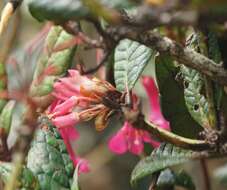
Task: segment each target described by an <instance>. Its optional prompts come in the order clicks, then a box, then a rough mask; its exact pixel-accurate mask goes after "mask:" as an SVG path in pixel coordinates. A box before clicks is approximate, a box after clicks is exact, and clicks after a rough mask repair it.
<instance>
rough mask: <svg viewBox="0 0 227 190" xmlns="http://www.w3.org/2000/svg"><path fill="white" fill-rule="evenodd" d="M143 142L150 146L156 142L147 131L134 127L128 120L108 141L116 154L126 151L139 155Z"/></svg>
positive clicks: (155, 144)
mask: <svg viewBox="0 0 227 190" xmlns="http://www.w3.org/2000/svg"><path fill="white" fill-rule="evenodd" d="M144 142H146V143H149V144H151V145H152V146H154V147H156V146H158V143H157V142H156V141H154V140H152V139H151V137H150V135H149V133H148V132H147V131H145V130H142V129H136V128H134V127H133V126H132V125H131V124H130V123H129V122H127V121H126V122H125V123H124V125H123V127H122V128H121V129H120V130H119V131H118V132H117V134H116V135H114V136H113V137H112V138H111V139H110V141H109V144H108V145H109V149H110V150H111V151H112V152H114V153H116V154H124V153H126V152H127V151H129V152H131V153H133V154H136V155H139V154H141V153H142V152H143V149H144Z"/></svg>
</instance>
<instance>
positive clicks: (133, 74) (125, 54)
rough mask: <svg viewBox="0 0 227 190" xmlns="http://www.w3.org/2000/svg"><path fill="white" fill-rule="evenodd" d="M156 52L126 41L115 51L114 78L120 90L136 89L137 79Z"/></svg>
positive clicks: (122, 41) (121, 42)
mask: <svg viewBox="0 0 227 190" xmlns="http://www.w3.org/2000/svg"><path fill="white" fill-rule="evenodd" d="M151 56H155V52H154V51H153V50H151V49H150V48H148V47H146V46H144V45H142V44H139V43H138V42H135V41H132V40H129V39H124V40H121V41H120V43H119V45H118V46H117V47H116V49H115V55H114V60H115V64H114V78H115V84H116V87H117V89H118V90H120V91H125V90H126V89H127V88H128V89H129V90H130V89H132V88H133V87H134V85H135V83H136V81H137V79H138V78H139V76H140V74H141V73H142V71H143V69H144V68H145V66H146V65H147V64H148V62H149V60H150V59H151Z"/></svg>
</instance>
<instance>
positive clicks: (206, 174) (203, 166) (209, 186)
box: [200, 159, 211, 190]
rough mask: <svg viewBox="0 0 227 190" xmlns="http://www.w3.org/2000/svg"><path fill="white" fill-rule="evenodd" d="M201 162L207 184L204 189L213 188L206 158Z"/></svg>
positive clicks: (205, 183) (209, 189)
mask: <svg viewBox="0 0 227 190" xmlns="http://www.w3.org/2000/svg"><path fill="white" fill-rule="evenodd" d="M200 164H201V168H202V172H203V178H204V185H205V188H204V190H211V185H210V178H209V173H208V169H207V163H206V160H205V159H201V160H200Z"/></svg>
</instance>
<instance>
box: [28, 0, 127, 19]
mask: <svg viewBox="0 0 227 190" xmlns="http://www.w3.org/2000/svg"><path fill="white" fill-rule="evenodd" d="M84 2H87V3H90V1H87V0H86V1H84V0H58V1H55V0H38V1H37V0H29V3H28V6H29V10H30V12H31V14H32V15H33V16H34V17H35V18H36V19H38V20H40V21H44V20H52V21H58V22H59V21H61V22H63V21H67V20H78V19H81V18H84V17H87V16H90V15H91V12H92V13H94V12H95V13H98V10H92V11H90V10H89V8H88V7H87V6H85V5H84V4H83V3H84ZM100 3H101V5H102V6H107V7H108V8H117V9H122V8H127V7H129V6H130V5H131V3H130V0H113V1H109V0H101V1H100ZM90 4H91V3H90ZM97 4H99V1H97V2H96V3H94V2H93V4H92V5H93V6H94V7H92V9H97ZM98 7H99V6H98ZM99 11H100V9H99ZM101 12H103V11H101Z"/></svg>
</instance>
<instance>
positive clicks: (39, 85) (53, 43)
mask: <svg viewBox="0 0 227 190" xmlns="http://www.w3.org/2000/svg"><path fill="white" fill-rule="evenodd" d="M72 38H73V36H72V35H69V34H68V33H66V32H65V31H64V30H63V29H62V27H60V26H54V27H52V29H51V30H50V32H49V34H48V36H47V38H46V41H45V45H44V52H43V54H42V55H41V57H40V59H39V61H38V63H37V67H36V70H35V74H34V77H33V82H32V85H31V89H30V95H31V96H32V97H42V96H46V95H48V94H49V93H51V92H52V90H53V84H54V81H55V80H56V79H57V78H59V77H60V76H62V75H64V74H65V73H66V71H67V69H68V68H69V67H70V65H71V62H72V58H73V56H74V53H75V47H72V48H68V49H64V50H60V51H54V49H55V48H56V47H57V46H58V45H60V44H63V43H64V42H67V41H69V40H71V39H72Z"/></svg>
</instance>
